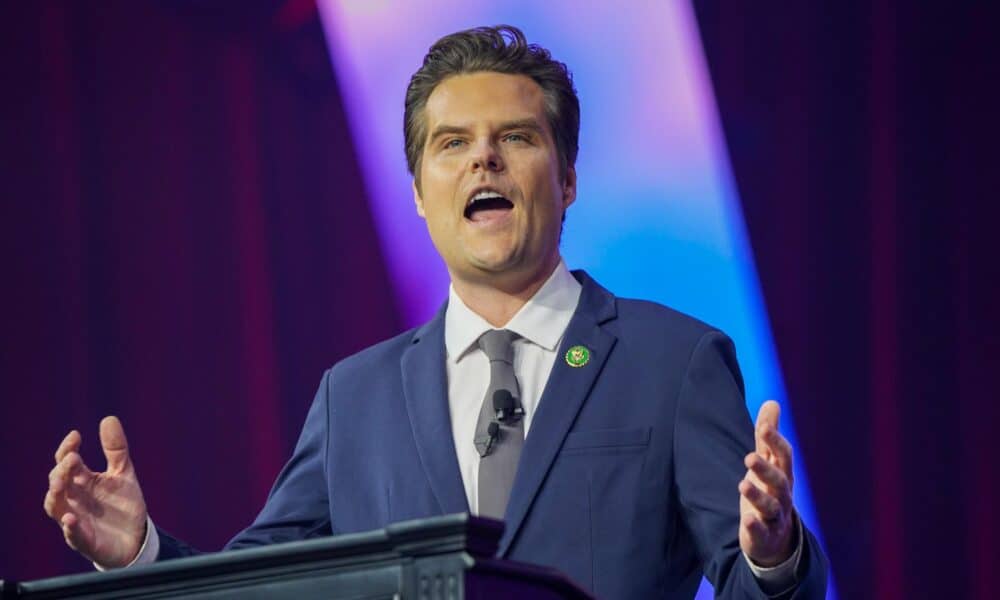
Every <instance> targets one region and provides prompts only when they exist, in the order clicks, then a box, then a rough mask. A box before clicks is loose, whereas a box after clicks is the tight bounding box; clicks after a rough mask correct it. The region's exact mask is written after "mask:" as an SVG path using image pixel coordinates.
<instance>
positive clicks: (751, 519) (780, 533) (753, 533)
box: [739, 400, 797, 567]
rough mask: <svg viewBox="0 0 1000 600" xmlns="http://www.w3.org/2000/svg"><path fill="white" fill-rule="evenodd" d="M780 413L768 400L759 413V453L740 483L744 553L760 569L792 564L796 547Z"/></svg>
mask: <svg viewBox="0 0 1000 600" xmlns="http://www.w3.org/2000/svg"><path fill="white" fill-rule="evenodd" d="M780 415H781V407H780V406H779V405H778V403H777V402H775V401H773V400H768V401H767V402H765V403H764V405H763V406H761V407H760V412H759V413H758V414H757V425H756V428H755V430H754V438H755V442H756V449H755V451H754V452H751V453H750V454H747V456H746V458H745V459H744V460H743V463H744V464H745V465H746V467H747V474H746V476H745V477H744V478H743V480H742V481H740V484H739V490H740V548H741V549H742V550H743V552H744V553H745V554H746V555H747V557H749V558H750V560H751V561H753V563H754V564H756V565H758V566H761V567H773V566H775V565H779V564H781V563H783V562H784V561H786V560H788V559H789V558H790V557H791V556H792V553H793V552H794V551H795V544H796V543H797V540H796V535H797V530H796V522H795V519H796V517H795V507H794V506H793V505H792V447H791V445H790V444H789V443H788V440H786V439H785V438H784V437H783V436H782V435H781V434H780V433H778V417H779V416H780Z"/></svg>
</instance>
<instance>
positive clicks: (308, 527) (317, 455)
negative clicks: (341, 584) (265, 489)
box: [157, 371, 331, 560]
mask: <svg viewBox="0 0 1000 600" xmlns="http://www.w3.org/2000/svg"><path fill="white" fill-rule="evenodd" d="M330 376H331V371H327V372H326V373H325V374H324V375H323V379H322V381H321V382H320V386H319V390H318V391H317V392H316V398H315V400H313V403H312V407H311V408H310V409H309V414H308V415H307V416H306V422H305V425H304V426H303V428H302V434H301V435H300V436H299V441H298V443H297V444H296V446H295V452H294V453H293V454H292V458H291V459H290V460H289V461H288V463H287V464H286V465H285V467H284V468H283V469H282V470H281V473H280V474H279V475H278V479H277V481H276V482H275V483H274V487H273V488H272V489H271V493H270V494H269V495H268V497H267V502H266V503H265V504H264V508H263V509H261V511H260V514H259V515H257V518H256V519H255V520H254V522H253V524H252V525H250V527H248V528H246V529H244V530H243V531H241V532H240V533H239V534H237V535H236V537H234V538H233V539H232V540H230V542H229V543H228V544H226V547H225V549H227V550H228V549H238V548H250V547H255V546H263V545H266V544H276V543H280V542H288V541H293V540H302V539H307V538H313V537H320V536H324V535H330V534H331V524H330V511H329V503H328V500H327V477H326V455H327V453H326V451H327V440H328V433H329V423H328V418H329V411H328V406H329V401H328V392H329V386H330ZM157 533H158V534H159V535H160V554H159V556H158V558H157V559H158V560H167V559H171V558H178V557H181V556H191V555H193V554H197V553H198V551H197V550H195V549H194V548H192V547H191V546H188V545H187V544H185V543H184V542H182V541H180V540H178V539H176V538H174V537H172V536H171V535H169V534H168V533H166V532H165V531H163V530H162V529H160V528H159V527H157Z"/></svg>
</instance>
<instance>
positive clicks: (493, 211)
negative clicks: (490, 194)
mask: <svg viewBox="0 0 1000 600" xmlns="http://www.w3.org/2000/svg"><path fill="white" fill-rule="evenodd" d="M509 212H510V209H509V208H483V209H479V210H475V211H473V212H472V215H470V216H469V220H471V221H474V222H476V223H483V222H486V221H492V220H494V219H499V218H501V217H503V216H504V215H506V214H507V213H509Z"/></svg>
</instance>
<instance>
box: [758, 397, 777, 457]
mask: <svg viewBox="0 0 1000 600" xmlns="http://www.w3.org/2000/svg"><path fill="white" fill-rule="evenodd" d="M780 417H781V406H780V405H779V404H778V403H777V402H775V401H774V400H768V401H767V402H765V403H764V404H763V405H761V407H760V411H759V412H758V413H757V423H756V425H755V427H754V442H755V443H756V445H757V452H760V453H761V454H764V455H765V458H767V456H766V453H767V452H768V451H769V449H768V447H767V443H766V442H765V441H764V438H763V434H764V432H765V431H767V429H768V428H771V429H774V430H775V431H777V429H778V419H779V418H780Z"/></svg>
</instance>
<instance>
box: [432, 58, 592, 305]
mask: <svg viewBox="0 0 1000 600" xmlns="http://www.w3.org/2000/svg"><path fill="white" fill-rule="evenodd" d="M423 118H424V119H425V120H426V126H427V127H426V131H427V132H428V135H427V139H426V140H425V142H424V148H423V155H422V158H421V161H420V171H419V175H420V179H419V181H420V189H419V191H418V189H417V186H416V184H414V190H413V191H414V199H415V201H416V204H417V212H418V213H419V214H420V216H422V217H424V218H425V219H426V220H427V228H428V230H429V231H430V235H431V239H432V240H433V242H434V245H435V247H436V248H437V250H438V252H439V253H440V254H441V257H442V258H444V261H445V263H446V264H447V266H448V271H449V273H450V274H451V277H452V280H458V281H463V282H474V283H488V284H492V285H496V286H498V287H503V288H510V289H511V290H514V289H515V288H516V287H517V286H523V285H530V284H531V283H535V282H537V281H539V280H540V279H544V278H545V277H547V276H548V274H549V273H551V271H552V269H553V268H555V265H556V264H557V263H558V261H559V233H560V228H561V223H562V215H563V211H564V210H565V209H566V207H568V206H569V205H570V204H571V203H572V202H573V200H574V199H575V197H576V173H575V171H574V170H573V168H572V167H568V168H567V169H566V177H565V179H563V178H561V177H560V173H559V158H558V153H557V152H556V146H555V141H554V138H553V135H552V131H551V130H550V127H549V124H548V121H547V120H546V117H545V108H544V98H543V94H542V89H541V87H539V85H538V84H537V83H535V81H534V80H532V79H531V78H530V77H527V76H524V75H507V74H502V73H492V72H480V73H471V74H465V75H457V76H454V77H450V78H448V79H445V80H444V81H443V82H441V83H440V84H438V86H437V87H436V88H435V89H434V91H433V92H432V93H431V95H430V97H429V98H428V99H427V105H426V107H425V109H424V115H423Z"/></svg>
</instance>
